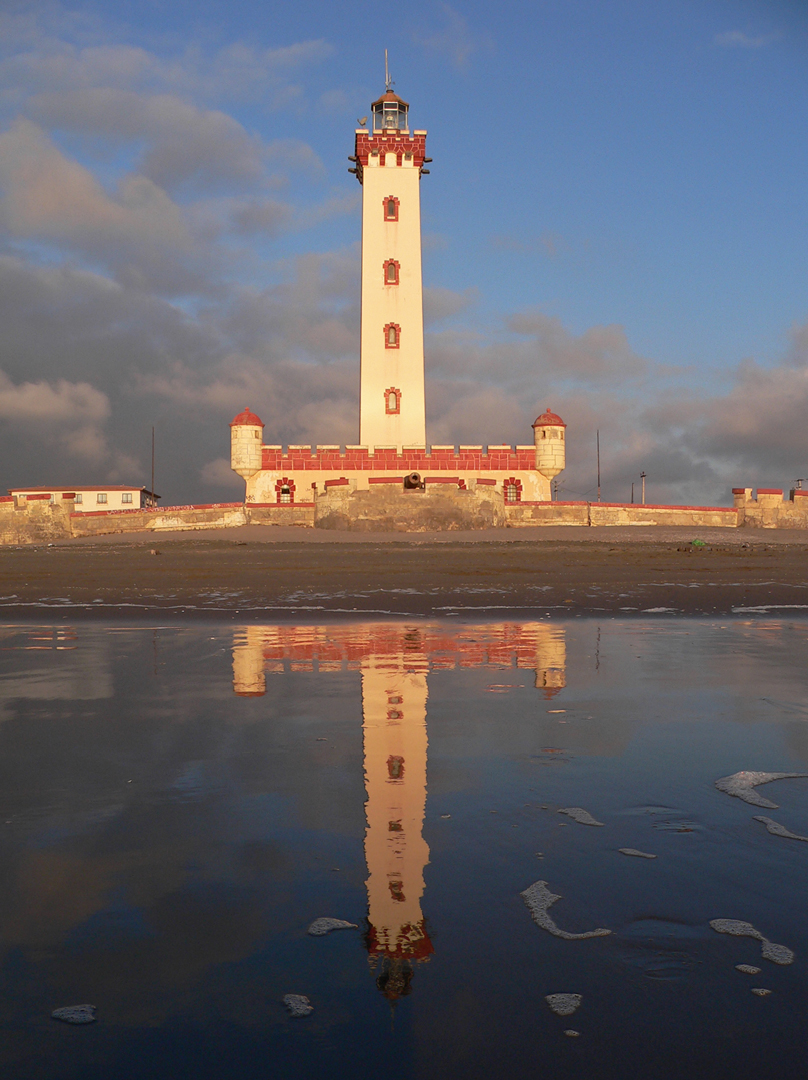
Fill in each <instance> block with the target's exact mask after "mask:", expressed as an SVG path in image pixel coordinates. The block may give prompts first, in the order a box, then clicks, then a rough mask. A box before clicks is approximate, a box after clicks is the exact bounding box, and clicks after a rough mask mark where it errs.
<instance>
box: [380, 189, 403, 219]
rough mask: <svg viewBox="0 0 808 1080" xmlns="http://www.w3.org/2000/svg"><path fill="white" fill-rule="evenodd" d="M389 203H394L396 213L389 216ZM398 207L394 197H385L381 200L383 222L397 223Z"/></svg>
mask: <svg viewBox="0 0 808 1080" xmlns="http://www.w3.org/2000/svg"><path fill="white" fill-rule="evenodd" d="M391 202H392V203H395V205H396V212H395V214H393V215H391V214H390V207H389V206H388V203H391ZM399 205H400V204H399V201H398V199H397V198H396V197H395V195H385V197H384V198H383V199H382V212H383V214H384V220H385V221H398V208H399Z"/></svg>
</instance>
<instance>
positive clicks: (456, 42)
mask: <svg viewBox="0 0 808 1080" xmlns="http://www.w3.org/2000/svg"><path fill="white" fill-rule="evenodd" d="M437 10H438V11H439V12H440V14H441V16H442V19H441V22H442V25H441V26H440V27H439V28H437V29H435V30H434V31H433V32H432V33H430V34H427V35H426V36H421V35H415V41H416V42H417V43H418V44H419V45H422V46H423V47H424V49H426V51H427V52H432V53H443V54H444V55H446V56H448V57H449V59H450V60H451V61H452V63H453V64H454V66H455V67H458V68H462V67H466V65H467V64H468V62H469V60H470V59H471V57H472V55H473V54H474V53H475V52H476V51H477V50H478V49H479V48H480V47H481V46H482V45H484V44H488V42H487V41H486V40H485V39H483V38H482V37H481V36H478V35H476V34H474V33H472V31H471V29H470V27H469V24H468V21H467V19H465V18H464V16H462V15H461V14H460V12H459V11H456V10H455V9H454V8H453V7H452V6H451V5H450V4H446V3H442V4H438V5H437Z"/></svg>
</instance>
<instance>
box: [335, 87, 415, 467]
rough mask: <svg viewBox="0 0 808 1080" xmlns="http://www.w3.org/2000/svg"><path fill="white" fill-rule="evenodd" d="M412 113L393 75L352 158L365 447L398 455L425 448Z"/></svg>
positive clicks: (361, 434)
mask: <svg viewBox="0 0 808 1080" xmlns="http://www.w3.org/2000/svg"><path fill="white" fill-rule="evenodd" d="M409 108H410V107H409V105H408V104H407V102H406V101H404V100H403V99H402V98H400V97H399V96H398V95H397V94H394V93H393V91H392V89H391V82H390V78H389V75H388V77H387V81H386V91H385V93H384V94H383V95H382V96H381V97H380V98H378V100H376V101H374V102H373V104H372V106H371V117H370V127H369V128H367V127H365V126H362V127H360V128H357V129H356V145H355V151H354V156H353V158H352V159H351V160H353V161H354V162H355V167H354V169H353V170H352V171H354V172H355V173H356V178H357V180H358V181H359V183H360V184H361V185H362V329H361V341H360V396H359V442H360V443H361V444H362V445H363V446H380V447H381V446H386V447H395V448H396V449H397V450H399V451H401V450H402V448H403V447H405V446H408V447H419V448H422V447H425V446H426V408H425V400H424V311H423V306H424V305H423V285H422V276H421V192H420V186H421V176H422V174H423V173H425V172H428V171H429V170H428V169H425V168H424V164H425V162H428V161H429V160H430V159H429V158H427V157H426V131H412V132H411V131H410V128H409Z"/></svg>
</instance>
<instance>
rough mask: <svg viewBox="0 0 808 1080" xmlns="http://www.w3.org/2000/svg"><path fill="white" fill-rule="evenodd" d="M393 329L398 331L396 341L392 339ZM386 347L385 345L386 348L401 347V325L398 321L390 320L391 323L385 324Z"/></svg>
mask: <svg viewBox="0 0 808 1080" xmlns="http://www.w3.org/2000/svg"><path fill="white" fill-rule="evenodd" d="M391 330H395V332H396V340H395V342H394V343H393V342H391V341H390V331H391ZM384 347H385V349H400V348H401V327H400V326H399V325H398V323H394V322H389V323H386V324H385V327H384Z"/></svg>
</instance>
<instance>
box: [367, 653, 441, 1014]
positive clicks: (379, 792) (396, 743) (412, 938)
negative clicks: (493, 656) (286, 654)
mask: <svg viewBox="0 0 808 1080" xmlns="http://www.w3.org/2000/svg"><path fill="white" fill-rule="evenodd" d="M418 636H419V635H418V634H417V632H415V633H412V632H410V634H408V635H406V637H405V643H404V644H405V647H407V646H409V648H407V651H406V652H403V651H402V652H401V653H400V654H398V655H390V654H389V653H388V654H385V655H371V656H369V657H367V659H366V660H364V661H363V663H362V714H363V730H364V749H365V788H366V791H367V803H366V805H365V813H366V818H367V827H366V829H365V859H366V861H367V868H368V879H367V890H368V935H367V945H368V953H369V956H370V960H371V963H373V964H374V966H375V965H376V963H377V962H379V963H380V966H381V971H380V973H379V975H378V978H377V985H378V987H379V989H380V990H381V991H382V992H383V993H384V994H385V996H386V997H388V998H390V999H391V1000H394V999H395V998H397V997H400V996H401V995H402V994H406V993H407V992H408V990H409V983H410V980H411V978H412V974H413V964H414V963H415V962H416V961H419V960H425V959H426V958H427V957H428V956H429V954H430V953H431V952H432V943H431V942H430V940H429V935H428V933H427V931H426V927H425V926H424V916H423V913H422V911H421V897H422V895H423V892H424V867H425V866H426V864H427V863H428V862H429V848H428V847H427V844H426V841H425V840H424V838H423V835H422V830H423V824H424V810H425V807H426V749H427V736H426V699H427V687H426V676H427V667H428V661H427V657H426V656H425V655H424V654H423V653H421V652H419V651H415V649H417V638H418ZM406 638H409V641H407V640H406ZM413 639H415V640H413ZM413 646H415V649H413Z"/></svg>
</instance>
